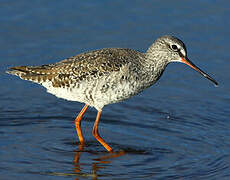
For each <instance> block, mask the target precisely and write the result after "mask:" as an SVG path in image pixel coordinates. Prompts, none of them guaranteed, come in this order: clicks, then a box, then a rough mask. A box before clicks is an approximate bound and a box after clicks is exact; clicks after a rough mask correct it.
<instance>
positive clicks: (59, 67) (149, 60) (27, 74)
mask: <svg viewBox="0 0 230 180" xmlns="http://www.w3.org/2000/svg"><path fill="white" fill-rule="evenodd" d="M170 62H182V63H185V64H187V65H189V66H190V67H192V68H193V69H195V70H196V71H198V72H199V73H201V74H202V75H203V76H205V77H206V78H208V79H209V80H211V81H212V82H214V83H215V84H217V82H216V81H215V80H214V79H212V78H211V77H210V76H209V75H207V74H206V73H204V72H203V71H201V70H200V69H199V68H198V67H196V66H195V65H194V64H193V63H192V62H191V61H189V60H188V58H187V52H186V47H185V45H184V43H183V42H182V41H181V40H179V39H177V38H176V37H173V36H162V37H160V38H158V39H157V40H156V41H155V42H154V43H153V44H152V45H151V46H150V47H149V49H148V50H147V52H146V53H141V52H138V51H135V50H131V49H122V48H105V49H101V50H95V51H91V52H86V53H82V54H79V55H76V56H73V57H70V58H67V59H65V60H63V61H60V62H58V63H55V64H48V65H42V66H18V67H12V68H10V71H8V73H10V74H13V75H16V76H19V77H20V78H22V79H25V80H29V81H33V82H35V83H39V84H41V85H42V86H44V87H45V88H46V89H47V91H48V92H49V93H51V94H54V95H55V96H57V97H59V98H64V99H67V100H71V101H78V102H82V103H85V104H86V106H85V107H84V108H83V109H82V111H81V112H80V113H79V115H78V117H77V118H76V120H75V125H76V129H77V132H78V135H79V140H80V142H83V136H82V133H81V128H80V121H81V118H82V116H83V114H84V112H85V111H86V109H87V107H88V105H90V106H93V107H95V108H96V109H97V110H98V116H97V119H96V121H95V125H94V129H93V135H94V136H95V137H96V139H97V140H98V141H99V142H100V143H101V144H102V145H103V146H104V147H105V148H106V149H107V150H108V151H112V149H111V148H110V147H109V146H108V145H107V144H106V143H105V141H104V140H103V139H102V138H101V137H100V136H99V134H98V131H97V126H98V123H99V119H100V114H101V110H102V108H103V107H104V106H105V105H107V104H111V103H116V102H119V101H122V100H125V99H128V98H130V97H131V96H133V95H136V94H138V93H139V92H141V91H142V90H144V89H145V88H147V87H149V86H151V85H153V84H154V83H155V82H156V81H157V80H158V79H159V78H160V77H161V75H162V73H163V71H164V69H165V67H166V66H167V64H168V63H170Z"/></svg>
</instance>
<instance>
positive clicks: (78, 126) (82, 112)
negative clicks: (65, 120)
mask: <svg viewBox="0 0 230 180" xmlns="http://www.w3.org/2000/svg"><path fill="white" fill-rule="evenodd" d="M88 107H89V105H88V104H86V105H85V106H84V107H83V108H82V110H81V112H80V113H79V114H78V116H77V117H76V119H75V121H74V122H75V126H76V130H77V134H78V138H79V141H80V143H81V144H83V143H84V138H83V136H82V132H81V119H82V116H83V115H84V114H85V111H86V110H87V108H88Z"/></svg>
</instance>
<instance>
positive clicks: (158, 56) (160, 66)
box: [143, 46, 169, 84]
mask: <svg viewBox="0 0 230 180" xmlns="http://www.w3.org/2000/svg"><path fill="white" fill-rule="evenodd" d="M144 55H145V56H144V64H143V66H144V69H145V70H144V71H145V73H144V74H145V75H146V76H145V75H144V78H146V79H148V80H147V81H149V83H150V84H154V83H155V82H156V81H157V80H158V79H159V78H160V77H161V75H162V74H163V72H164V70H165V68H166V66H167V65H168V63H169V62H168V61H167V53H165V52H163V51H160V52H159V50H156V49H154V47H152V46H151V47H150V48H149V49H148V50H147V52H146V53H145V54H144Z"/></svg>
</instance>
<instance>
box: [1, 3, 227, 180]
mask: <svg viewBox="0 0 230 180" xmlns="http://www.w3.org/2000/svg"><path fill="white" fill-rule="evenodd" d="M229 5H230V4H229V1H227V0H220V1H215V0H209V1H207V0H205V1H180V0H176V1H171V0H165V1H160V0H155V1H133V0H127V1H121V0H118V1H104V0H102V1H76V0H69V1H47V0H39V1H35V0H34V1H26V0H20V1H16V0H11V1H5V0H2V1H0V82H1V85H0V179H7V180H8V179H23V180H24V179H33V180H37V179H39V180H40V179H55V180H57V179H58V180H59V179H76V180H77V179H119V180H120V179H162V180H165V179H180V180H182V179H209V180H210V179H230V119H229V115H230V103H229V102H230V95H229V92H230V83H229V68H230V63H229V59H230V53H229V42H230V38H229V28H230V21H229V18H230V13H229ZM165 34H171V35H175V36H177V37H179V38H181V39H182V40H183V41H184V42H185V44H186V45H187V50H188V56H189V58H190V59H191V60H192V61H193V62H194V63H195V64H196V65H198V66H199V67H200V68H201V69H203V70H204V71H206V72H208V73H209V74H210V75H212V76H213V77H214V78H215V79H216V80H217V81H218V82H219V84H220V85H219V87H214V85H213V84H212V83H210V82H209V81H208V80H207V79H205V78H203V77H202V76H201V75H200V74H199V73H197V72H195V71H194V70H192V69H191V68H189V67H187V66H185V65H183V64H179V63H174V64H170V65H169V66H168V67H167V69H166V71H165V73H164V74H163V76H162V78H161V79H160V80H159V82H157V83H156V84H155V85H154V86H153V87H151V88H149V89H147V90H145V91H144V92H143V93H141V94H140V95H138V96H136V97H133V98H131V99H130V100H127V101H125V102H121V103H118V104H113V105H109V106H107V107H105V108H104V109H103V112H102V118H101V122H100V126H99V131H100V134H101V135H102V137H103V138H104V139H105V140H106V141H107V142H108V143H109V144H110V145H111V147H112V148H113V149H114V150H115V153H114V154H109V153H107V152H106V151H105V149H104V148H103V147H102V146H101V145H100V144H99V143H98V142H97V141H96V140H95V139H94V137H93V136H92V135H91V130H92V127H93V123H94V120H95V118H96V110H95V109H93V108H90V109H88V111H87V112H86V115H85V116H84V118H83V121H82V129H83V134H84V137H85V140H86V145H85V146H84V147H79V146H78V143H77V134H76V132H75V127H74V118H75V117H76V115H77V114H78V112H79V111H80V110H81V108H82V107H83V104H80V103H77V102H68V101H65V100H62V99H57V98H56V97H54V96H52V95H50V94H48V93H46V91H45V89H44V88H42V87H40V86H39V85H37V84H33V83H31V82H27V81H23V80H20V79H19V78H17V77H14V76H10V75H8V74H6V73H5V71H6V69H7V68H8V67H10V66H18V65H41V64H48V63H54V62H57V61H59V60H62V59H64V58H66V57H70V56H73V55H76V54H78V53H81V52H84V51H89V50H93V49H100V48H104V47H128V48H133V49H137V50H140V51H145V50H146V49H147V48H148V46H149V45H150V44H151V43H152V42H153V41H154V40H155V39H156V38H157V37H159V36H161V35H165Z"/></svg>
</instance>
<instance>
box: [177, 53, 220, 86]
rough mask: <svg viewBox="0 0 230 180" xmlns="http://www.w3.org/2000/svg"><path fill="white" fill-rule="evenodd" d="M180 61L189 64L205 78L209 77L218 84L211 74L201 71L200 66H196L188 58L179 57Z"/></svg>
mask: <svg viewBox="0 0 230 180" xmlns="http://www.w3.org/2000/svg"><path fill="white" fill-rule="evenodd" d="M181 61H182V62H183V63H185V64H187V65H188V66H190V67H191V68H193V69H195V70H196V71H197V72H199V73H200V74H201V75H203V76H204V77H206V78H207V79H209V80H210V81H212V82H213V83H214V84H215V85H218V83H217V81H216V80H214V79H213V78H212V77H211V76H209V75H208V74H207V73H205V72H204V71H202V70H201V69H200V68H198V67H197V66H196V65H195V64H193V63H192V62H191V61H190V60H189V59H188V58H184V57H182V58H181Z"/></svg>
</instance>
